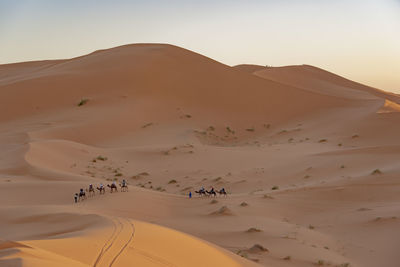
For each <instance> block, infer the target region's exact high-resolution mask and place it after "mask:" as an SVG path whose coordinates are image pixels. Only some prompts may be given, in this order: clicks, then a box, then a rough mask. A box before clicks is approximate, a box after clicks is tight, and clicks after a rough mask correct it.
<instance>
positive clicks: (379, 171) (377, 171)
mask: <svg viewBox="0 0 400 267" xmlns="http://www.w3.org/2000/svg"><path fill="white" fill-rule="evenodd" d="M371 174H372V175H375V174H382V172H381V170H380V169H375V170H373V171H372V173H371Z"/></svg>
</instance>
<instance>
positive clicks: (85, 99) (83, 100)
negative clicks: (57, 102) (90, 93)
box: [78, 98, 89, 107]
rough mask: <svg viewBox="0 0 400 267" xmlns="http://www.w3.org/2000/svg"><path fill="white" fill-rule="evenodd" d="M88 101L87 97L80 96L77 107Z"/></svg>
mask: <svg viewBox="0 0 400 267" xmlns="http://www.w3.org/2000/svg"><path fill="white" fill-rule="evenodd" d="M88 101H89V99H87V98H82V99H81V101H79V103H78V107H80V106H83V105H85V104H86V103H87V102H88Z"/></svg>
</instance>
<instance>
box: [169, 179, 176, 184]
mask: <svg viewBox="0 0 400 267" xmlns="http://www.w3.org/2000/svg"><path fill="white" fill-rule="evenodd" d="M176 183H177V181H176V180H175V179H172V180H170V181H169V182H168V184H176Z"/></svg>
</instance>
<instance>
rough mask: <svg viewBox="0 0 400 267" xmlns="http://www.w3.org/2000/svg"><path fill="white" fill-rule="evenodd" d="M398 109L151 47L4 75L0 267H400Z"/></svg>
mask: <svg viewBox="0 0 400 267" xmlns="http://www.w3.org/2000/svg"><path fill="white" fill-rule="evenodd" d="M82 100H85V101H82ZM399 103H400V102H399V98H398V96H397V95H395V94H391V93H387V92H384V91H381V90H378V89H375V88H371V87H368V86H365V85H361V84H358V83H355V82H352V81H349V80H347V79H345V78H343V77H340V76H337V75H335V74H332V73H329V72H326V71H324V70H321V69H318V68H316V67H312V66H288V67H279V68H272V67H264V66H256V65H240V66H236V67H229V66H227V65H224V64H221V63H219V62H216V61H214V60H212V59H210V58H207V57H204V56H202V55H199V54H196V53H194V52H191V51H188V50H185V49H183V48H179V47H176V46H172V45H163V44H134V45H126V46H121V47H116V48H112V49H107V50H100V51H96V52H94V53H91V54H89V55H85V56H81V57H77V58H72V59H66V60H54V61H37V62H24V63H17V64H8V65H0V111H1V112H0V190H1V192H2V193H1V194H0V203H1V204H0V240H1V241H0V265H1V266H3V265H4V266H88V265H90V266H130V265H135V266H257V265H258V266H259V265H262V266H315V265H317V266H318V265H320V266H321V265H322V266H363V267H364V266H366V267H372V266H374V267H375V266H388V267H391V266H393V267H397V266H398V264H399V262H400V258H399V257H398V255H397V253H396V248H397V243H396V242H397V240H398V238H397V236H396V235H397V234H396V233H398V232H399V231H398V228H399V226H400V220H399V217H400V215H399V203H400V195H399V194H398V192H399V189H400V183H399V181H398V179H397V178H398V174H399V172H400V168H399V166H398V154H399V149H398V148H399V147H400V142H399V138H398V136H399V134H400V124H399V122H400V115H399V114H400V113H398V111H399V110H400V109H399V108H398V104H399ZM79 104H80V105H79ZM122 179H127V181H128V184H129V190H128V192H121V191H120V189H119V191H118V192H116V193H112V194H111V193H110V190H109V188H108V187H107V192H106V194H104V195H100V194H99V193H98V191H96V195H95V196H91V197H88V198H87V199H86V200H83V201H80V202H79V203H74V199H73V196H74V194H75V193H77V192H78V190H79V189H80V188H82V189H87V188H88V185H89V184H94V185H95V186H98V185H99V184H100V183H103V184H104V185H107V184H110V183H111V182H112V181H113V180H118V181H119V182H120V181H121V180H122ZM202 186H204V187H205V188H206V189H207V190H210V189H211V187H214V188H215V189H217V190H218V189H221V188H225V189H226V191H227V192H228V195H227V196H222V195H221V196H220V195H217V196H216V197H204V196H203V197H200V196H198V195H197V194H195V193H194V190H198V189H199V188H200V187H202ZM189 191H191V192H192V193H193V197H192V198H191V199H189V198H188V193H189ZM243 203H245V204H243Z"/></svg>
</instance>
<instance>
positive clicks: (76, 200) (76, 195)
mask: <svg viewBox="0 0 400 267" xmlns="http://www.w3.org/2000/svg"><path fill="white" fill-rule="evenodd" d="M78 197H79V195H78V193H75V196H74V199H75V203H77V202H78Z"/></svg>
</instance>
